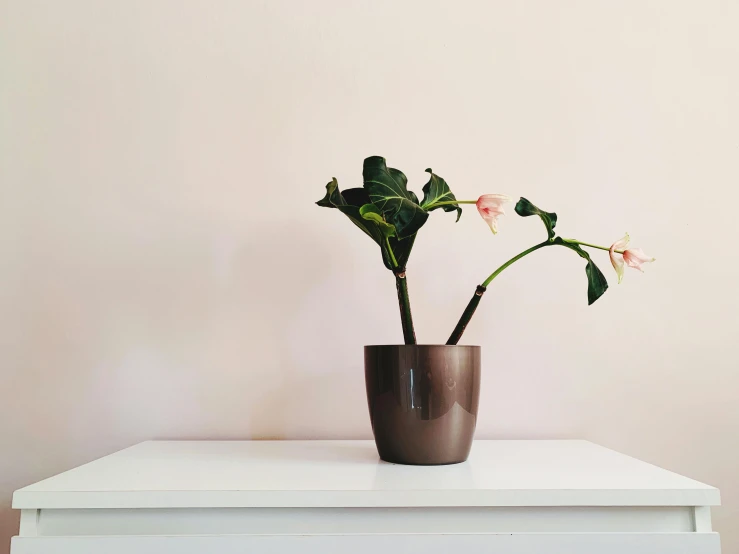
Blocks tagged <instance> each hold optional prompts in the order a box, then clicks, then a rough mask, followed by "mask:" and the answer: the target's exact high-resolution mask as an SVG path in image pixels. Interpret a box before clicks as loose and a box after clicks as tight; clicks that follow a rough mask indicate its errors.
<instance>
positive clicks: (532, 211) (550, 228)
mask: <svg viewBox="0 0 739 554" xmlns="http://www.w3.org/2000/svg"><path fill="white" fill-rule="evenodd" d="M515 210H516V213H517V214H518V215H520V216H521V217H528V216H530V215H538V216H539V217H540V218H541V220H542V221H543V222H544V226H545V227H546V228H547V234H548V235H549V240H552V239H553V238H554V227H556V225H557V214H555V213H554V212H545V211H544V210H540V209H539V208H537V207H536V206H534V205H533V204H532V203H531V202H529V201H528V200H526V199H525V198H524V197H523V196H522V197H521V199H520V200H519V201H518V203H517V204H516V208H515Z"/></svg>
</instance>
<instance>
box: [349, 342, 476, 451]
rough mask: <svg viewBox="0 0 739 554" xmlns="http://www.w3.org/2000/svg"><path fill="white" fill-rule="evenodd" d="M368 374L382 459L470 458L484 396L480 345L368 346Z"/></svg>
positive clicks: (373, 420)
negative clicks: (481, 385)
mask: <svg viewBox="0 0 739 554" xmlns="http://www.w3.org/2000/svg"><path fill="white" fill-rule="evenodd" d="M364 374H365V382H366V385H367V403H368V405H369V412H370V420H371V421H372V431H373V433H374V435H375V444H376V445H377V451H378V452H379V454H380V458H382V459H383V460H385V461H387V462H393V463H396V464H410V465H441V464H456V463H459V462H464V461H465V460H466V459H467V456H468V455H469V453H470V448H471V447H472V438H473V436H474V434H475V425H476V423H477V405H478V402H479V398H480V347H479V346H447V345H396V346H365V347H364Z"/></svg>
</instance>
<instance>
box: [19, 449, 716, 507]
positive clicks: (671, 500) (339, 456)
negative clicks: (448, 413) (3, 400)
mask: <svg viewBox="0 0 739 554" xmlns="http://www.w3.org/2000/svg"><path fill="white" fill-rule="evenodd" d="M719 503H720V498H719V492H718V490H717V489H715V488H713V487H710V486H708V485H704V484H702V483H699V482H697V481H693V480H692V479H688V478H686V477H682V476H680V475H677V474H675V473H672V472H669V471H666V470H663V469H660V468H658V467H655V466H652V465H649V464H646V463H644V462H640V461H639V460H635V459H633V458H630V457H628V456H624V455H622V454H619V453H617V452H614V451H612V450H608V449H606V448H603V447H600V446H597V445H595V444H592V443H589V442H586V441H476V442H475V444H474V446H473V449H472V454H471V456H470V459H469V460H468V461H467V462H466V463H463V464H458V465H453V466H439V467H409V466H399V465H393V464H388V463H385V462H381V461H380V460H379V459H378V458H377V452H376V450H375V446H374V444H373V443H372V442H371V441H261V442H256V441H253V442H249V441H247V442H239V441H231V442H224V441H220V442H219V441H211V442H208V441H198V442H195V441H182V442H177V441H163V442H146V443H142V444H140V445H137V446H134V447H132V448H129V449H126V450H123V451H121V452H118V453H116V454H113V455H111V456H107V457H105V458H102V459H100V460H97V461H95V462H92V463H90V464H87V465H85V466H82V467H79V468H77V469H74V470H71V471H68V472H66V473H63V474H61V475H58V476H56V477H52V478H50V479H47V480H45V481H41V482H40V483H36V484H34V485H31V486H29V487H26V488H23V489H21V490H19V491H16V493H15V495H14V497H13V507H15V508H18V509H39V508H65V509H71V508H77V509H84V508H104V509H108V508H212V507H217V508H227V507H393V506H395V507H411V506H417V507H424V506H425V507H430V506H715V505H718V504H719Z"/></svg>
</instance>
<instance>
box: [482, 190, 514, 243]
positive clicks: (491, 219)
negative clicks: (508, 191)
mask: <svg viewBox="0 0 739 554" xmlns="http://www.w3.org/2000/svg"><path fill="white" fill-rule="evenodd" d="M510 201H511V199H510V198H509V197H508V196H506V195H505V194H483V195H482V196H481V197H480V198H478V199H477V203H476V206H477V211H478V212H480V215H481V216H482V218H483V219H484V220H485V223H487V224H488V225H490V230H491V231H492V232H493V234H495V233H497V232H498V218H499V217H500V216H501V215H505V212H504V211H503V204H505V203H506V202H510Z"/></svg>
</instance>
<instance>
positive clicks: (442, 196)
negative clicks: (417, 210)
mask: <svg viewBox="0 0 739 554" xmlns="http://www.w3.org/2000/svg"><path fill="white" fill-rule="evenodd" d="M426 172H427V173H430V174H431V177H430V178H429V182H428V183H426V184H425V185H424V186H423V200H422V201H421V207H422V208H423V209H424V210H426V211H427V212H433V211H434V210H436V209H437V208H441V209H442V210H444V211H445V212H454V211H456V212H457V221H459V218H460V217H462V208H460V207H459V205H454V204H445V205H443V206H434V204H436V203H437V202H451V201H454V200H456V199H457V198H456V197H455V196H454V194H452V191H451V189H450V188H449V185H447V183H446V181H445V180H444V179H442V178H441V177H439V176H438V175H436V174H435V173H434V172H433V171H431V168H428V169H427V170H426Z"/></svg>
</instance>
